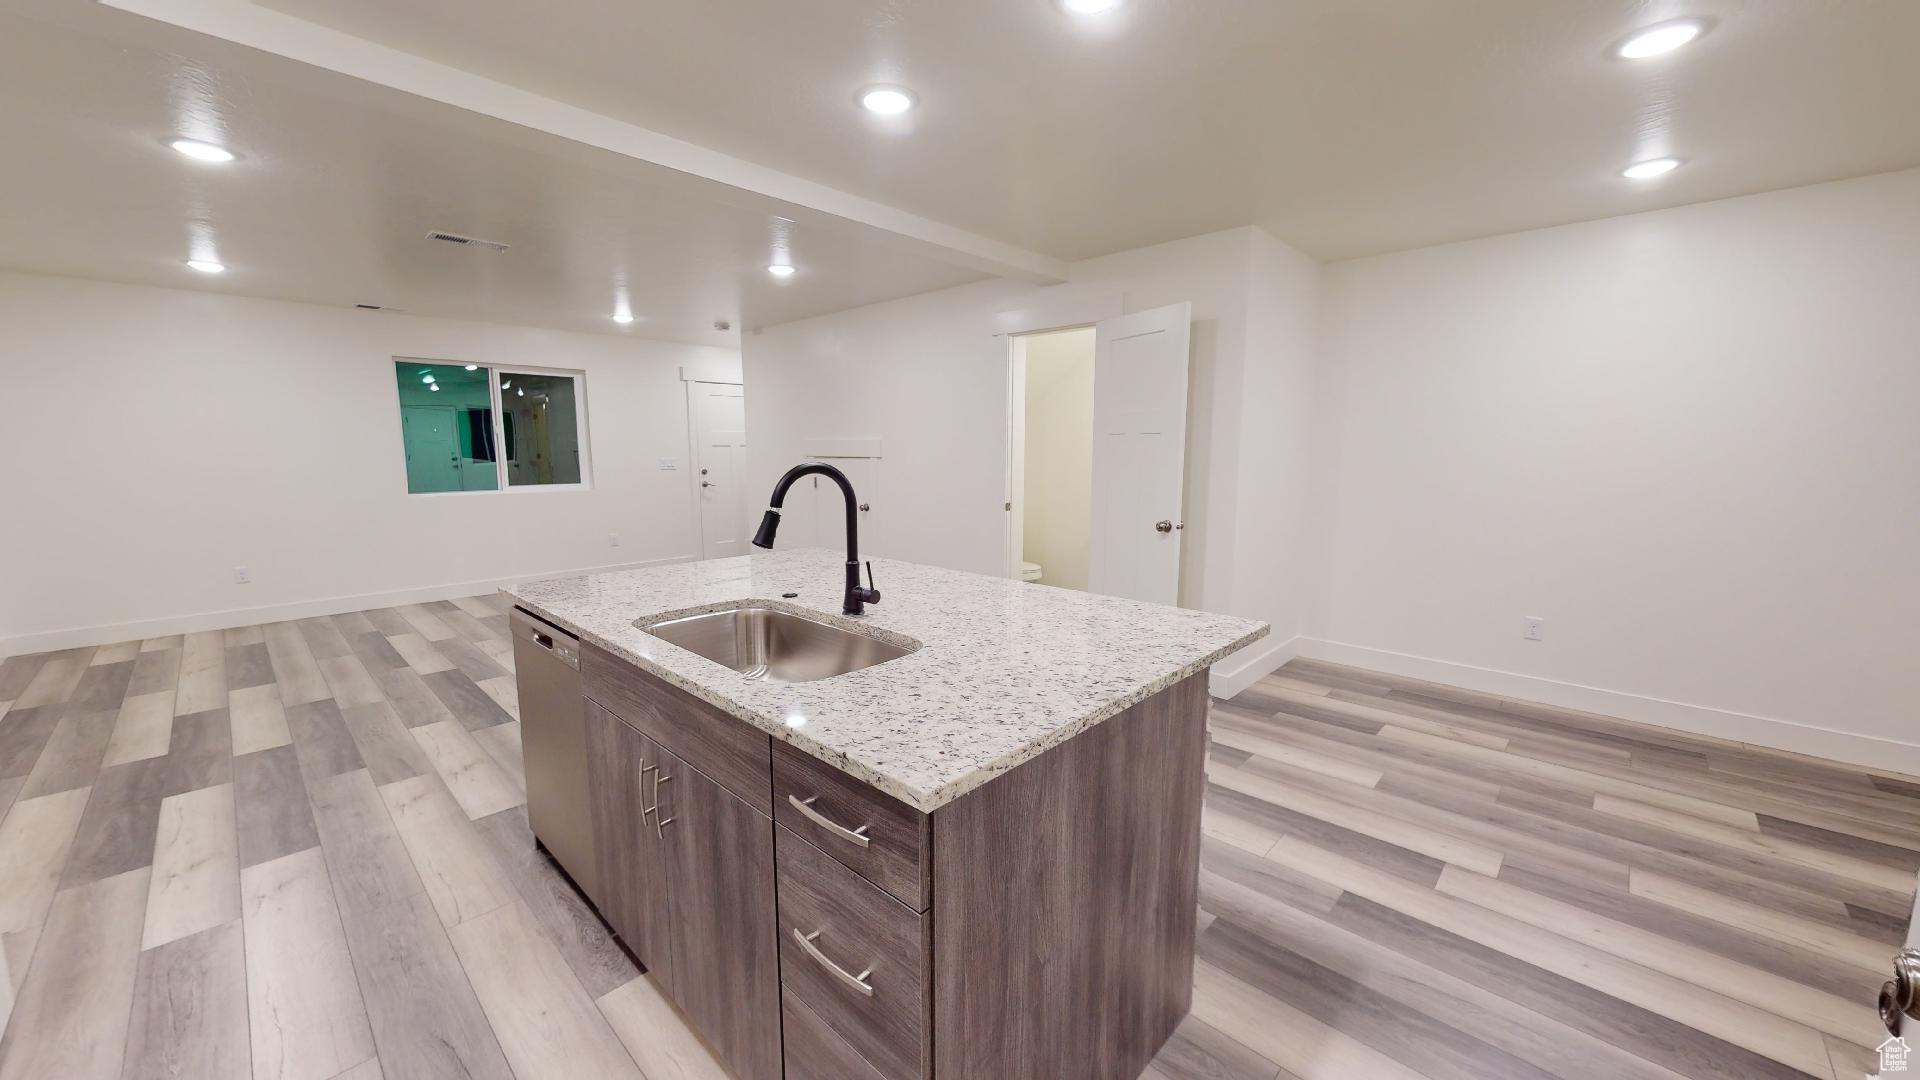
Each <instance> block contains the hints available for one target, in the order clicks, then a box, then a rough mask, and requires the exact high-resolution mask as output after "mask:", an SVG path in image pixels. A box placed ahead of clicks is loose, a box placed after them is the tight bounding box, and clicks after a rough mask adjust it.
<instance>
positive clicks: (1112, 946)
mask: <svg viewBox="0 0 1920 1080" xmlns="http://www.w3.org/2000/svg"><path fill="white" fill-rule="evenodd" d="M843 574H844V563H843V557H842V556H841V555H840V554H839V553H837V552H830V551H826V550H823V549H801V550H792V551H779V552H770V553H766V554H756V555H752V556H746V557H741V558H735V559H724V560H716V561H711V562H696V563H681V564H674V565H668V566H660V567H653V568H647V569H641V570H633V571H625V572H619V573H609V574H596V575H588V576H584V577H577V578H564V579H554V580H549V581H539V582H532V583H528V584H526V585H522V586H519V587H517V588H515V589H513V590H510V594H511V595H512V597H513V599H514V601H515V603H516V605H517V606H518V607H519V608H520V609H521V611H522V613H523V614H520V615H517V616H516V620H515V639H516V640H515V647H516V651H517V653H518V652H521V651H526V652H529V653H531V654H532V655H531V656H530V658H529V659H530V661H532V662H538V661H539V660H540V657H539V654H538V653H539V650H555V649H557V650H558V651H559V652H561V653H571V654H572V655H574V656H577V665H576V666H577V670H578V673H579V674H578V686H579V687H580V692H581V694H582V697H581V699H580V701H579V703H578V704H577V705H574V706H567V705H565V704H564V703H563V704H561V705H558V706H556V705H555V704H554V700H555V699H553V698H551V697H546V696H536V695H534V694H532V693H530V691H529V689H528V687H529V686H532V685H540V684H539V681H538V680H531V681H530V680H529V677H528V672H527V670H525V669H526V668H528V667H530V666H531V663H530V664H524V665H522V667H523V671H522V673H521V682H522V725H523V737H524V739H525V741H526V744H527V757H528V768H527V780H528V811H529V817H530V819H531V821H532V824H533V829H534V832H535V835H536V836H538V837H539V838H540V839H541V841H542V842H543V843H544V844H545V845H546V846H547V848H548V850H549V851H550V852H552V853H553V854H554V856H555V858H556V859H557V860H559V862H560V863H561V865H562V866H563V867H564V868H565V869H566V870H567V871H568V872H569V873H570V874H571V875H572V876H573V877H574V879H575V881H576V882H577V883H579V884H580V885H581V887H582V889H583V890H584V891H585V892H586V894H587V896H588V898H589V899H590V900H592V901H593V903H594V904H595V905H596V906H597V907H598V909H599V910H600V912H601V914H602V916H603V917H604V918H606V919H607V921H608V923H609V924H610V925H611V926H612V927H613V929H614V930H615V932H616V933H618V934H619V935H620V937H621V940H622V941H623V942H624V943H625V944H626V945H627V947H628V948H629V949H630V950H631V951H632V952H633V953H634V955H635V957H636V958H637V959H638V960H639V961H640V963H641V964H642V965H643V966H645V967H646V968H647V970H648V975H649V977H650V978H651V979H652V980H653V981H654V982H655V983H656V985H658V986H659V988H660V989H661V991H662V992H663V993H664V994H665V995H666V996H667V997H669V998H670V999H671V1000H673V1001H674V1002H675V1004H676V1005H677V1006H678V1007H679V1008H680V1009H681V1011H682V1013H683V1014H684V1015H685V1017H686V1018H687V1020H688V1022H689V1024H690V1025H691V1026H692V1027H693V1028H694V1029H695V1030H696V1031H697V1032H699V1033H700V1035H701V1036H702V1038H703V1039H705V1040H706V1041H707V1042H708V1044H709V1046H710V1047H712V1048H713V1050H714V1051H715V1053H716V1055H717V1056H719V1058H720V1059H721V1060H722V1061H723V1062H724V1063H725V1064H726V1065H727V1066H728V1068H730V1069H731V1070H732V1071H733V1072H734V1073H735V1074H736V1075H737V1076H739V1077H741V1078H742V1080H777V1078H779V1077H782V1076H785V1077H786V1078H788V1080H813V1078H818V1080H825V1078H828V1077H834V1078H844V1077H860V1078H862V1080H876V1078H878V1080H912V1078H919V1080H925V1078H929V1077H938V1078H940V1080H958V1078H963V1077H965V1078H972V1077H983V1078H984V1077H995V1078H1000V1077H1007V1078H1012V1077H1034V1078H1047V1080H1056V1078H1061V1080H1065V1078H1088V1080H1105V1078H1120V1077H1126V1078H1131V1077H1133V1076H1136V1075H1138V1074H1139V1072H1140V1071H1141V1070H1142V1069H1143V1068H1144V1067H1145V1066H1146V1064H1147V1062H1148V1061H1149V1060H1151V1058H1152V1057H1153V1055H1154V1053H1155V1052H1157V1050H1158V1049H1159V1047H1160V1045H1161V1043H1162V1042H1164V1040H1165V1039H1166V1037H1167V1035H1169V1034H1170V1033H1171V1032H1172V1030H1173V1028H1174V1027H1175V1026H1176V1025H1177V1024H1178V1022H1179V1020H1180V1018H1181V1017H1182V1016H1184V1015H1185V1013H1186V1011H1187V1008H1188V1006H1189V1003H1190V1000H1191V994H1192V969H1193V943H1194V921H1195V904H1196V893H1197V880H1198V872H1199V841H1200V803H1201V795H1202V791H1203V788H1204V783H1205V780H1204V762H1205V753H1206V734H1205V724H1206V712H1207V695H1206V671H1207V668H1208V666H1209V665H1211V664H1212V663H1214V662H1215V661H1217V660H1219V659H1220V658H1222V657H1224V656H1226V655H1227V654H1229V653H1231V652H1233V651H1235V650H1236V649H1239V648H1241V647H1242V646H1244V645H1246V644H1248V643H1249V642H1251V641H1254V640H1256V639H1257V638H1259V637H1262V636H1264V635H1265V634H1266V633H1267V627H1266V625H1265V624H1263V623H1258V622H1252V621H1249V620H1245V619H1237V618H1231V617H1227V616H1220V615H1213V614H1208V613H1205V612H1196V611H1187V610H1182V609H1176V608H1169V607H1163V606H1158V605H1153V604H1143V603H1138V602H1134V601H1129V600H1121V599H1116V598H1112V597H1100V596H1092V595H1089V594H1085V593H1079V592H1072V591H1067V590H1062V589H1054V588H1049V587H1045V586H1036V585H1029V584H1025V583H1022V582H1017V581H1011V580H1005V579H1000V578H993V577H986V576H982V575H977V574H968V573H962V572H958V571H951V570H942V569H936V568H932V567H926V566H919V565H915V564H910V563H901V562H894V561H891V560H874V564H873V576H874V580H875V582H876V583H877V584H878V585H879V586H880V587H881V589H882V590H883V592H884V597H885V599H884V602H882V603H879V604H877V605H875V606H873V607H871V608H869V609H868V610H867V612H866V613H865V614H864V615H862V616H860V617H857V618H852V617H847V616H843V615H840V614H838V608H839V606H840V600H841V594H842V588H843V584H844V583H843V581H842V577H843ZM703 616H705V617H706V618H702V617H703ZM662 624H669V625H664V626H663V625H662ZM749 626H754V627H758V630H757V632H758V633H759V634H760V635H762V638H763V639H764V640H763V641H762V642H761V643H762V644H765V643H766V642H771V643H772V645H771V646H770V647H771V648H772V650H773V651H772V653H770V654H769V655H770V656H771V657H772V660H773V662H772V663H768V662H767V660H768V656H758V655H750V654H751V653H752V649H751V648H749V647H748V644H747V642H746V635H747V633H748V627H749ZM768 626H772V627H773V629H771V630H769V629H767V627H768ZM642 627H652V628H654V632H648V630H645V629H642ZM523 628H524V629H523ZM556 631H557V633H556ZM719 631H724V633H722V632H719ZM848 632H851V635H853V636H854V637H857V638H858V640H857V641H854V644H855V645H856V646H857V648H856V650H855V652H856V653H857V654H858V655H859V656H860V657H861V658H862V659H859V660H853V661H845V660H843V661H842V662H841V663H842V666H845V665H847V664H854V663H866V664H870V665H871V666H863V667H858V668H857V669H855V670H847V671H845V673H840V674H831V675H830V676H828V677H813V676H817V675H819V674H820V672H821V671H823V670H827V671H830V670H837V669H833V668H832V667H831V665H830V664H829V667H827V668H818V667H816V668H813V669H809V668H808V667H807V666H806V664H804V663H802V664H785V665H783V664H782V662H781V661H780V656H779V651H780V650H781V649H787V650H788V651H790V652H795V653H799V654H805V655H803V657H802V658H803V659H806V658H808V657H810V656H811V655H812V653H810V652H808V650H813V651H815V652H821V653H823V654H824V653H825V652H826V651H828V646H829V645H831V644H832V643H833V642H834V641H837V642H839V643H841V644H842V645H844V644H845V643H846V642H848V641H852V640H854V637H849V635H848ZM735 637H738V638H739V648H737V649H736V648H735V643H734V638H735ZM569 638H572V639H577V644H576V643H574V642H573V641H570V640H569ZM670 638H671V639H673V640H669V639H670ZM829 639H831V640H829ZM674 641H679V642H681V644H675V643H674ZM820 642H826V643H827V644H819V643H820ZM689 646H690V647H689ZM696 650H697V651H696ZM703 654H704V655H703ZM847 655H854V653H848V654H847ZM876 658H878V659H876ZM768 676H772V678H769V677H768ZM782 677H786V678H805V679H808V680H809V681H791V682H787V681H778V680H779V679H780V678H782Z"/></svg>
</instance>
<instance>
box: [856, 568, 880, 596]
mask: <svg viewBox="0 0 1920 1080" xmlns="http://www.w3.org/2000/svg"><path fill="white" fill-rule="evenodd" d="M860 600H861V602H863V603H868V604H877V603H879V602H880V590H879V589H878V588H876V587H874V583H873V560H872V559H868V560H867V587H866V588H864V589H861V590H860Z"/></svg>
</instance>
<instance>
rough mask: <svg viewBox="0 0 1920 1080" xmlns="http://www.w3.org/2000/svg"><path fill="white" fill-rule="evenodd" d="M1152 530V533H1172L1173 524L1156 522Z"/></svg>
mask: <svg viewBox="0 0 1920 1080" xmlns="http://www.w3.org/2000/svg"><path fill="white" fill-rule="evenodd" d="M1153 529H1154V531H1155V532H1163V533H1169V532H1172V531H1173V522H1171V521H1156V522H1154V523H1153Z"/></svg>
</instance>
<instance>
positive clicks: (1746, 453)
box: [1313, 171, 1920, 770]
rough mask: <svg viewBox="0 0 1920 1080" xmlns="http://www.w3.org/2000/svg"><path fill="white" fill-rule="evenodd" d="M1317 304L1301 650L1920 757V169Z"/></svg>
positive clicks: (1392, 275) (1543, 236) (1546, 237)
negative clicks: (1313, 576) (1317, 500)
mask: <svg viewBox="0 0 1920 1080" xmlns="http://www.w3.org/2000/svg"><path fill="white" fill-rule="evenodd" d="M1324 288H1325V300H1326V302H1325V307H1324V310H1323V317H1324V329H1325V337H1324V342H1323V344H1324V357H1323V359H1324V364H1323V372H1322V374H1323V380H1322V383H1323V389H1324V395H1323V397H1322V399H1321V402H1320V406H1319V407H1320V409H1321V411H1322V418H1323V420H1324V421H1325V422H1326V427H1325V431H1326V438H1325V441H1324V444H1323V447H1322V449H1323V450H1324V451H1325V454H1326V457H1325V478H1324V479H1325V482H1324V484H1323V485H1322V486H1321V496H1322V502H1321V505H1320V507H1319V512H1318V513H1317V514H1316V515H1315V516H1316V517H1317V518H1320V519H1321V520H1323V521H1324V522H1325V525H1326V529H1325V533H1324V535H1323V536H1322V537H1321V542H1322V544H1323V545H1324V562H1323V564H1322V565H1323V567H1324V574H1323V575H1322V576H1321V577H1322V586H1323V590H1324V591H1323V592H1322V593H1321V594H1320V596H1319V597H1318V602H1317V604H1316V605H1315V607H1316V614H1315V616H1314V620H1313V632H1314V633H1315V635H1316V636H1318V637H1319V638H1322V639H1325V641H1326V642H1328V643H1330V644H1326V645H1323V646H1320V647H1319V651H1321V652H1322V653H1324V654H1326V655H1330V656H1332V657H1333V658H1336V659H1345V660H1349V661H1352V662H1356V663H1361V664H1366V665H1370V666H1375V667H1380V668H1386V669H1389V670H1400V671H1402V672H1404V673H1408V674H1413V675H1419V676H1424V677H1431V678H1436V679H1441V680H1444V681H1450V682H1455V683H1463V684H1465V685H1470V686H1477V687H1479V688H1482V689H1489V690H1494V691H1499V692H1510V693H1514V694H1516V695H1520V696H1525V697H1531V698H1535V699H1539V700H1547V701H1553V702H1557V703H1561V704H1567V705H1573V706H1576V707H1587V708H1594V709H1598V710H1601V711H1607V712H1612V713H1615V714H1618V715H1626V716H1633V717H1637V718H1639V719H1644V720H1652V721H1655V722H1663V723H1670V724H1673V725H1674V726H1678V727H1683V728H1691V729H1693V730H1698V731H1706V732H1709V733H1713V734H1719V735H1724V736H1728V737H1732V738H1736V739H1745V740H1749V741H1756V742H1763V743H1768V744H1770V745H1774V746H1780V747H1784V748H1787V749H1798V750H1804V751H1808V752H1813V753H1820V754H1825V755H1828V756H1833V757H1840V758H1846V759H1851V760H1855V761H1862V762H1867V763H1870V764H1879V765H1884V766H1887V767H1897V768H1906V769H1909V770H1913V769H1915V768H1920V747H1916V746H1914V745H1913V744H1914V743H1915V742H1917V741H1920V736H1917V732H1920V726H1917V724H1916V721H1917V720H1920V682H1917V681H1916V679H1915V677H1914V675H1915V671H1916V657H1920V618H1917V617H1916V613H1920V171H1916V172H1907V173H1900V174H1893V175H1887V176H1880V177H1872V178H1867V179H1862V180H1854V181H1846V182H1841V183H1834V184H1824V185H1819V186H1815V187H1808V188H1801V189H1796V190H1791V191H1781V192H1774V193H1770V194H1765V195H1758V196H1752V197H1748V198H1742V199H1733V200H1727V201H1723V202H1714V203H1706V204H1701V205H1696V206H1690V207H1684V208H1680V209H1675V210H1667V211H1661V212H1657V213H1649V214H1642V215H1636V216H1632V217H1622V218H1615V219H1611V220H1606V221H1598V222H1592V223H1587V224H1581V225H1572V226H1566V227H1563V228H1556V229H1548V230H1541V231H1536V232H1529V233H1522V234H1518V235H1513V236H1506V237H1499V238H1495V239H1490V240H1482V241H1475V242H1471V243H1462V244H1453V245H1448V246H1445V247H1437V248H1429V249H1426V250H1421V251H1412V252H1406V253H1402V254H1396V255H1387V256H1381V257H1378V258H1370V259H1365V260H1359V261H1355V262H1349V263H1344V264H1339V265H1335V266H1331V267H1328V268H1326V271H1325V277H1324ZM1529 615H1538V616H1543V617H1545V619H1546V620H1547V622H1546V640H1545V641H1543V642H1540V643H1530V642H1526V641H1523V640H1522V639H1521V620H1522V618H1523V617H1524V616H1529Z"/></svg>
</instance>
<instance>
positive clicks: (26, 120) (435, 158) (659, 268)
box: [0, 3, 982, 345]
mask: <svg viewBox="0 0 1920 1080" xmlns="http://www.w3.org/2000/svg"><path fill="white" fill-rule="evenodd" d="M12 6H13V7H14V8H15V9H19V8H21V7H25V6H28V5H23V4H20V3H15V4H13V5H12ZM36 14H38V15H40V16H42V17H43V18H47V19H51V20H54V21H42V18H31V17H23V16H21V15H19V14H0V100H4V101H6V102H7V103H8V107H7V108H5V109H0V145H3V146H4V147H5V158H6V160H7V163H8V164H7V167H6V168H4V169H0V267H5V268H11V269H20V270H30V271H35V272H43V273H54V274H68V275H74V276H80V277H90V278H99V279H105V280H113V281H125V282H132V283H136V284H151V285H163V286H175V287H186V288H194V289H207V290H212V291H221V292H233V293H238V294H243V295H249V296H260V297H270V298H279V299H290V300H300V301H307V302H315V303H323V304H339V305H342V306H351V305H353V304H356V303H372V304H381V305H385V306H390V307H398V308H401V309H403V310H407V311H412V312H417V313H421V314H430V315H437V316H445V317H453V318H471V319H480V320H485V321H493V322H504V323H513V324H521V325H529V326H546V327H555V328H560V329H573V330H586V331H595V332H604V333H626V334H633V335H636V336H645V337H655V338H664V339H669V340H679V341H691V342H698V343H703V344H716V345H733V344H737V343H738V340H739V328H740V327H741V326H743V325H745V326H749V327H750V326H756V325H768V324H772V323H777V322H785V321H788V320H791V319H796V318H804V317H807V316H809V315H814V314H820V313H824V312H828V311H837V310H842V309H845V308H847V307H852V306H857V305H860V304H866V303H872V302H875V301H878V300H882V299H887V298H890V297H895V296H903V295H910V294H913V293H917V292H923V291H926V290H929V289H936V288H943V287H945V286H948V285H953V284H958V283H960V282H965V281H972V280H977V279H979V278H980V277H981V276H982V274H981V273H980V271H979V270H978V269H975V268H968V267H965V266H957V265H954V264H953V262H952V261H951V260H944V259H939V258H933V257H929V256H927V255H926V254H924V253H920V252H915V251H911V250H906V249H904V248H903V246H902V245H901V243H900V242H899V239H898V238H897V237H895V236H892V235H890V234H888V233H885V232H883V231H881V230H877V229H873V228H871V227H867V226H861V225H856V224H852V223H849V222H845V221H836V220H828V219H823V218H821V217H820V215H817V214H809V213H807V212H805V211H804V209H800V208H793V207H787V206H783V205H781V204H779V203H778V202H776V201H774V200H769V199H765V198H760V197H757V196H753V195H750V194H747V193H743V192H741V191H738V190H736V189H733V188H729V187H726V186H723V185H719V184H713V183H708V182H705V181H698V180H694V179H692V178H688V177H685V176H682V175H677V174H673V173H670V172H668V171H666V170H662V169H659V168H657V167H655V166H651V165H648V164H647V163H645V162H640V161H635V160H633V159H630V158H627V157H623V156H620V155H617V154H612V153H608V152H606V151H604V150H597V149H593V148H591V147H586V146H582V145H580V144H578V143H574V142H570V141H568V140H565V139H560V138H557V137H554V136H551V135H546V134H542V133H539V132H534V131H529V130H527V129H525V128H521V127H516V126H514V125H510V124H506V123H503V122H500V121H497V120H490V119H487V118H483V117H479V116H475V115H473V114H471V113H468V112H463V111H461V110H458V109H454V108H451V107H449V106H445V105H437V104H434V103H432V102H427V101H423V100H421V99H418V98H415V97H412V96H410V95H406V94H401V93H399V92H396V91H393V90H390V89H386V88H384V87H379V86H374V85H371V84H368V83H365V82H360V81H358V80H353V79H349V78H346V77H344V76H340V75H335V74H332V73H328V72H324V71H320V70H318V69H314V68H310V67H307V66H304V65H301V64H296V63H293V62H291V61H288V60H285V59H282V58H280V57H275V56H270V55H267V54H263V53H258V52H255V51H253V50H249V49H242V48H239V47H237V46H233V45H229V44H226V43H225V42H220V41H215V40H213V39H210V38H205V37H201V36H199V35H195V34H189V33H186V32H183V31H178V30H174V29H173V28H171V27H165V26H162V25H161V24H158V23H152V22H148V21H147V20H144V19H139V18H136V17H134V16H131V15H125V14H121V13H118V12H113V11H109V10H107V9H104V8H96V7H94V6H93V5H90V4H84V5H73V4H70V3H65V4H55V3H48V4H41V5H39V11H37V12H36ZM176 133H179V134H186V135H199V136H202V137H206V138H210V139H211V140H212V141H215V142H219V143H221V144H223V145H226V146H229V147H232V148H233V149H235V150H238V151H239V152H240V153H241V154H242V155H243V157H242V158H241V160H240V161H238V162H236V163H233V164H231V165H223V166H211V165H205V164H200V163H196V162H193V161H190V160H188V159H186V158H184V157H181V156H180V155H178V154H176V153H174V152H173V151H171V150H169V149H167V148H166V147H165V146H163V145H162V144H161V140H162V138H163V137H166V136H171V135H174V134H176ZM783 218H797V219H799V220H795V221H785V220H783ZM431 229H445V230H450V231H453V232H458V233H465V234H469V235H474V236H479V237H483V238H487V239H493V240H500V241H503V242H506V243H508V244H510V245H511V250H510V251H509V252H507V253H506V254H494V253H491V252H486V251H480V250H473V249H466V248H460V247H455V246H453V245H449V244H444V243H440V242H436V241H431V240H428V239H426V233H427V232H428V231H429V230H431ZM783 243H784V247H785V250H786V251H787V252H788V253H789V254H790V256H791V258H792V259H793V261H794V262H795V263H796V264H798V265H799V266H801V267H802V270H801V272H800V273H799V274H797V275H795V276H794V277H792V278H790V279H788V280H786V281H784V282H777V281H775V280H773V279H772V278H771V277H770V276H769V275H768V274H767V273H766V271H765V267H766V265H767V263H768V262H769V261H771V260H772V259H773V258H774V257H775V255H776V253H777V252H778V251H780V250H781V249H782V245H783ZM203 247H204V249H205V250H206V251H207V253H210V254H213V255H214V256H215V257H217V258H218V259H219V260H220V261H222V262H224V263H226V264H227V266H228V267H229V270H228V272H227V273H225V274H222V275H218V276H208V275H203V274H198V273H196V272H194V271H192V270H189V269H187V268H186V267H185V266H184V265H183V260H185V259H186V258H188V257H189V256H192V255H196V254H199V253H201V249H202V248H203ZM622 282H624V283H625V284H626V291H627V295H628V296H629V297H630V304H631V308H632V310H633V312H634V314H635V315H636V316H638V321H636V322H635V323H634V324H632V325H631V326H629V327H625V328H622V327H619V326H617V325H615V324H614V323H613V322H612V321H611V319H610V318H609V316H610V315H611V314H612V312H613V311H614V309H615V306H616V303H617V298H618V294H619V286H620V284H621V283H622ZM716 319H723V320H728V321H730V322H732V323H733V325H734V327H735V329H733V330H731V331H726V332H721V331H716V330H714V328H713V322H714V320H716Z"/></svg>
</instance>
